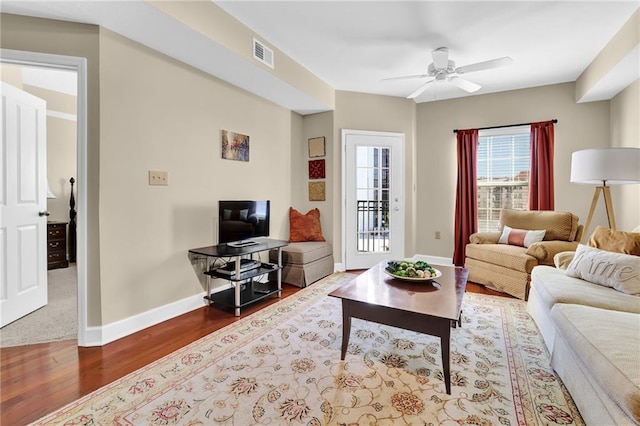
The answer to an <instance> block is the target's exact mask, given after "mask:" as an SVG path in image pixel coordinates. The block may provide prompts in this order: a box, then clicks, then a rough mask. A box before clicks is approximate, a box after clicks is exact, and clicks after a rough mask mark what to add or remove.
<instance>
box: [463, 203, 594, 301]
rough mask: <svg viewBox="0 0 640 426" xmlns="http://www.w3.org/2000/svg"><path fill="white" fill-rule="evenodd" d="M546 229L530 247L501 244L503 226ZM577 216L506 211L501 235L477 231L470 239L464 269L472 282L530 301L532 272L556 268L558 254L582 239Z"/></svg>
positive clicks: (501, 225) (564, 213)
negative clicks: (554, 262) (554, 266)
mask: <svg viewBox="0 0 640 426" xmlns="http://www.w3.org/2000/svg"><path fill="white" fill-rule="evenodd" d="M505 225H506V226H509V227H511V228H513V229H518V230H532V231H533V230H545V235H544V239H543V241H540V242H534V243H532V244H531V245H529V247H522V246H518V245H512V244H499V243H498V241H499V239H500V236H501V234H502V231H503V229H504V227H505ZM582 228H583V227H582V225H579V224H578V216H576V215H574V214H572V213H569V212H558V211H527V210H511V209H503V210H502V211H501V212H500V231H499V232H478V233H475V234H472V235H471V237H469V242H470V243H469V244H467V247H466V259H465V265H464V266H465V268H467V269H468V270H469V278H468V279H469V281H471V282H475V283H478V284H482V285H484V286H486V287H488V288H491V289H493V290H497V291H501V292H503V293H508V294H510V295H512V296H515V297H517V298H519V299H524V300H527V297H528V295H529V282H530V281H531V270H532V269H533V267H534V266H537V265H553V257H554V256H555V255H556V253H560V252H563V251H573V250H575V249H576V248H577V246H578V243H579V241H580V238H581V237H582Z"/></svg>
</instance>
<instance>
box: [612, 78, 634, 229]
mask: <svg viewBox="0 0 640 426" xmlns="http://www.w3.org/2000/svg"><path fill="white" fill-rule="evenodd" d="M611 146H612V147H636V148H640V80H636V81H635V82H634V83H633V84H631V85H630V86H628V87H627V88H626V89H624V90H623V91H622V92H620V93H618V94H617V95H616V96H615V97H614V98H613V99H611ZM638 167H640V164H639V165H638ZM611 192H612V195H611V197H612V198H613V206H614V212H615V217H616V226H617V228H618V229H621V230H625V231H631V230H633V229H634V228H635V227H637V226H639V225H640V185H620V186H616V187H613V188H612V189H611Z"/></svg>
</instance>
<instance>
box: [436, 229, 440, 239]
mask: <svg viewBox="0 0 640 426" xmlns="http://www.w3.org/2000/svg"><path fill="white" fill-rule="evenodd" d="M435 238H436V240H439V239H440V231H436V234H435Z"/></svg>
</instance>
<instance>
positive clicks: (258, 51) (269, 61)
mask: <svg viewBox="0 0 640 426" xmlns="http://www.w3.org/2000/svg"><path fill="white" fill-rule="evenodd" d="M253 57H254V58H256V59H257V60H259V61H260V62H262V63H263V64H265V65H267V66H268V67H271V68H273V50H271V49H269V48H268V47H267V46H265V45H264V43H261V42H259V41H258V40H256V39H255V38H254V39H253Z"/></svg>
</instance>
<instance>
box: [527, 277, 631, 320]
mask: <svg viewBox="0 0 640 426" xmlns="http://www.w3.org/2000/svg"><path fill="white" fill-rule="evenodd" d="M531 287H532V288H535V289H536V293H537V294H538V295H539V296H540V300H541V301H542V302H543V303H545V304H546V305H547V307H548V308H549V309H551V307H552V306H553V305H554V304H557V303H572V304H576V305H585V306H593V307H597V308H602V309H611V310H614V311H622V312H632V313H636V314H638V313H640V298H638V297H636V296H631V295H628V294H625V293H621V292H618V291H615V290H613V289H610V288H607V287H604V286H601V285H598V284H593V283H590V282H588V281H584V280H581V279H579V278H573V277H568V276H566V275H565V274H564V271H563V270H561V269H556V268H554V267H551V266H536V267H535V268H533V271H532V272H531Z"/></svg>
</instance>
